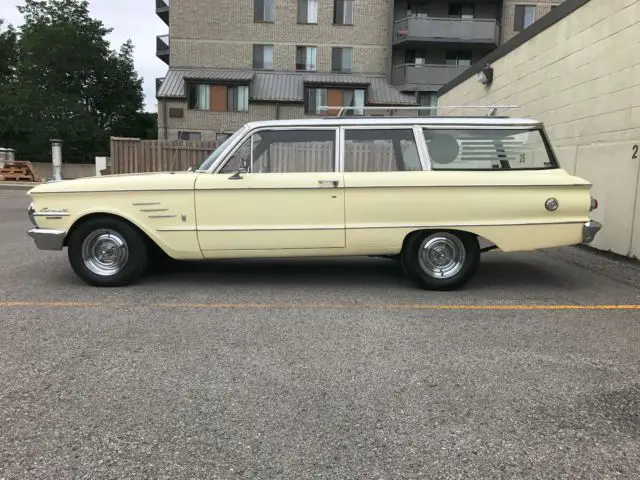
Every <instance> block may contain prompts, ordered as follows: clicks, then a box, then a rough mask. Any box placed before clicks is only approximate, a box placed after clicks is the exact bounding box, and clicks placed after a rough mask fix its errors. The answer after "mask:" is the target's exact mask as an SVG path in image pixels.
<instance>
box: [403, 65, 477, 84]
mask: <svg viewBox="0 0 640 480" xmlns="http://www.w3.org/2000/svg"><path fill="white" fill-rule="evenodd" d="M467 68H469V67H465V66H458V65H416V64H412V63H407V64H404V65H396V66H395V67H393V69H392V71H391V83H392V84H393V85H395V86H399V85H406V86H409V85H415V86H416V87H420V88H419V89H424V90H437V89H438V88H440V87H441V86H442V85H445V84H446V83H449V82H450V81H451V80H453V79H454V78H455V77H457V76H458V75H459V74H460V73H462V72H464V71H465V70H466V69H467ZM408 88H410V87H408Z"/></svg>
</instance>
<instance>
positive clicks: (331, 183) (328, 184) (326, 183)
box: [318, 180, 339, 188]
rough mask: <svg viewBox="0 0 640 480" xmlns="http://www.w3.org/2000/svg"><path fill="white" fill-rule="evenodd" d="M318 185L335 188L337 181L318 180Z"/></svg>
mask: <svg viewBox="0 0 640 480" xmlns="http://www.w3.org/2000/svg"><path fill="white" fill-rule="evenodd" d="M318 183H319V184H320V186H321V187H334V188H335V187H337V186H338V183H339V182H338V180H318Z"/></svg>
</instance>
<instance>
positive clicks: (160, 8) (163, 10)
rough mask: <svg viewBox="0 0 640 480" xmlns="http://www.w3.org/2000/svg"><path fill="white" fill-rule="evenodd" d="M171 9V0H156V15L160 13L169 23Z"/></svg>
mask: <svg viewBox="0 0 640 480" xmlns="http://www.w3.org/2000/svg"><path fill="white" fill-rule="evenodd" d="M170 9H171V0H156V15H158V16H159V17H160V18H161V19H162V21H163V22H164V23H166V24H167V25H169V16H170V15H169V10H170Z"/></svg>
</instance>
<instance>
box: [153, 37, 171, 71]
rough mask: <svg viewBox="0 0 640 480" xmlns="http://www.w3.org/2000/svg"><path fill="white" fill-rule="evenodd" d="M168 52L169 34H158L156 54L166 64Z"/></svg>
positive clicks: (167, 62)
mask: <svg viewBox="0 0 640 480" xmlns="http://www.w3.org/2000/svg"><path fill="white" fill-rule="evenodd" d="M170 52H171V50H170V49H169V35H158V36H157V37H156V56H157V57H158V58H159V59H160V60H162V61H163V62H165V63H166V64H167V65H168V64H169V53H170Z"/></svg>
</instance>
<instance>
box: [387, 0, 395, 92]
mask: <svg viewBox="0 0 640 480" xmlns="http://www.w3.org/2000/svg"><path fill="white" fill-rule="evenodd" d="M395 8H396V2H395V0H389V19H388V23H389V35H388V37H389V43H388V47H387V83H388V84H389V85H391V66H392V65H393V26H394V23H395V18H396V10H395Z"/></svg>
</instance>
